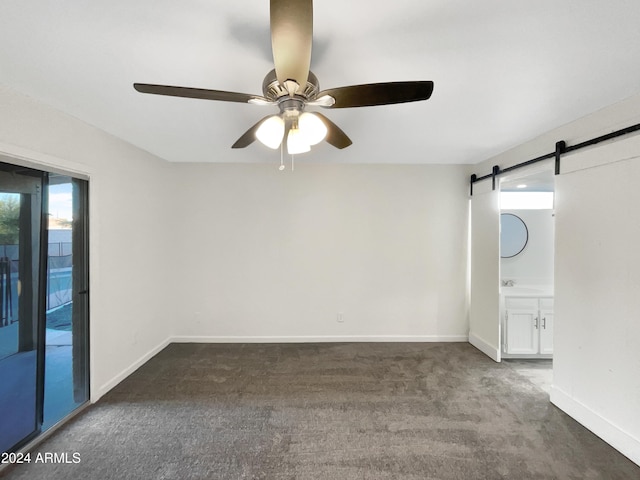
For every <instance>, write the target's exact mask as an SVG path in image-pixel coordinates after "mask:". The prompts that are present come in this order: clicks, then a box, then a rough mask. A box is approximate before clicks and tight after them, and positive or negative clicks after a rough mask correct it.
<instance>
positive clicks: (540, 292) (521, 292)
mask: <svg viewBox="0 0 640 480" xmlns="http://www.w3.org/2000/svg"><path fill="white" fill-rule="evenodd" d="M500 294H502V295H504V296H505V297H553V287H552V286H544V285H540V286H538V285H533V286H518V285H516V286H513V287H500Z"/></svg>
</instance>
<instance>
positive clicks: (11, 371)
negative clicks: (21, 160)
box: [0, 162, 89, 452]
mask: <svg viewBox="0 0 640 480" xmlns="http://www.w3.org/2000/svg"><path fill="white" fill-rule="evenodd" d="M87 188H88V185H87V182H86V181H84V180H80V179H76V178H72V177H69V176H64V175H58V174H53V173H48V172H44V171H38V170H33V169H29V168H25V167H19V166H15V165H11V164H8V163H2V162H0V425H1V427H2V428H0V451H2V452H5V451H11V450H15V449H17V448H19V446H20V445H23V444H25V443H26V442H28V441H29V440H31V439H32V438H34V437H36V436H37V435H38V434H39V433H41V432H42V431H44V430H46V429H48V428H50V427H51V426H53V425H55V424H56V423H57V422H58V421H60V420H61V419H63V418H64V417H66V416H67V415H68V414H69V413H71V412H72V411H73V410H74V409H76V408H77V407H78V406H79V405H81V404H82V403H84V402H86V401H87V400H88V398H89V391H88V368H87V366H88V349H87V347H88V262H87V252H88V249H87V213H86V212H87Z"/></svg>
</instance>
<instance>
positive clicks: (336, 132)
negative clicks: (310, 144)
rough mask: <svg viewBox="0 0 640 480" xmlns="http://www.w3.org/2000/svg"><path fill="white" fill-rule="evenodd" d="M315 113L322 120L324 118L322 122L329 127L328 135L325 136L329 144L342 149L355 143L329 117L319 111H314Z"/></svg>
mask: <svg viewBox="0 0 640 480" xmlns="http://www.w3.org/2000/svg"><path fill="white" fill-rule="evenodd" d="M313 114H314V115H316V116H317V117H318V118H319V119H320V120H322V123H324V125H325V127H327V136H326V137H325V141H326V142H327V143H328V144H330V145H333V146H334V147H336V148H339V149H341V150H342V149H343V148H347V147H348V146H349V145H351V144H352V143H353V142H352V141H351V139H350V138H349V137H347V134H346V133H344V132H343V131H342V130H341V129H340V127H338V126H337V125H336V124H335V123H333V122H332V121H331V120H329V119H328V118H327V117H325V116H324V115H322V114H321V113H318V112H313Z"/></svg>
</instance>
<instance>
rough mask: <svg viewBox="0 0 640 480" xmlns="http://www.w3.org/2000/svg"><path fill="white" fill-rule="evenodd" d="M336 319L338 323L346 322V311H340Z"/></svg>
mask: <svg viewBox="0 0 640 480" xmlns="http://www.w3.org/2000/svg"><path fill="white" fill-rule="evenodd" d="M336 321H337V322H338V323H344V313H342V312H338V316H337V317H336Z"/></svg>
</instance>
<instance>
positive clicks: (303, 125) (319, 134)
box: [298, 112, 327, 145]
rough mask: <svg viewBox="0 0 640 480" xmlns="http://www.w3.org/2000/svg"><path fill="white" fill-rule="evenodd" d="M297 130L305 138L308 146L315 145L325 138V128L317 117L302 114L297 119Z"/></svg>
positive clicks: (306, 113) (307, 113)
mask: <svg viewBox="0 0 640 480" xmlns="http://www.w3.org/2000/svg"><path fill="white" fill-rule="evenodd" d="M298 128H299V129H300V131H301V132H302V133H303V134H304V136H305V137H307V141H308V142H309V144H310V145H316V144H318V143H320V142H321V141H322V140H324V137H326V136H327V127H326V125H325V124H324V122H323V121H322V120H320V118H318V116H317V115H314V114H313V113H310V112H304V113H303V114H302V115H300V118H298Z"/></svg>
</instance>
